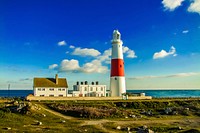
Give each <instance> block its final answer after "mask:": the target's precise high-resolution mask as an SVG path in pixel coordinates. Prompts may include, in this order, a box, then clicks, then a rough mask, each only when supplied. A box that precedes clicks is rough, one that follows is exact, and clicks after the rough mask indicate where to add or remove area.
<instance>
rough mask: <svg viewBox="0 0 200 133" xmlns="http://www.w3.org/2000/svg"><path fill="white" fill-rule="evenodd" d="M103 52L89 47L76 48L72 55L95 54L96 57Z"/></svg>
mask: <svg viewBox="0 0 200 133" xmlns="http://www.w3.org/2000/svg"><path fill="white" fill-rule="evenodd" d="M100 54H101V53H100V52H99V51H98V50H96V49H88V48H83V49H81V48H75V49H74V51H73V53H72V55H80V56H93V57H96V56H98V55H100Z"/></svg>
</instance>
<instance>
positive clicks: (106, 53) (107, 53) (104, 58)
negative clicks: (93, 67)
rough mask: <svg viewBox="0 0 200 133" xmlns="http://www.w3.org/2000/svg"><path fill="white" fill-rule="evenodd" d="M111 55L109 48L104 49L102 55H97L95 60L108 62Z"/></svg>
mask: <svg viewBox="0 0 200 133" xmlns="http://www.w3.org/2000/svg"><path fill="white" fill-rule="evenodd" d="M110 57H111V48H109V49H107V50H105V51H104V52H103V54H102V55H100V56H98V57H97V60H100V61H101V62H104V63H106V64H110V60H111V59H110Z"/></svg>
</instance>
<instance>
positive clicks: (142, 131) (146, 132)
mask: <svg viewBox="0 0 200 133" xmlns="http://www.w3.org/2000/svg"><path fill="white" fill-rule="evenodd" d="M137 133H154V131H152V130H151V129H148V128H146V129H144V126H143V127H142V128H139V129H138V131H137Z"/></svg>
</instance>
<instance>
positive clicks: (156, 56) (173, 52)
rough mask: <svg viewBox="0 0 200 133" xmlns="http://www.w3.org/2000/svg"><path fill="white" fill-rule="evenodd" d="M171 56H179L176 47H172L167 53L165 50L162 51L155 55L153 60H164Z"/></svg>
mask: <svg viewBox="0 0 200 133" xmlns="http://www.w3.org/2000/svg"><path fill="white" fill-rule="evenodd" d="M169 55H173V56H177V54H176V49H175V47H173V46H171V48H170V50H169V52H166V51H165V50H161V51H160V52H156V53H154V55H153V59H159V58H164V57H167V56H169Z"/></svg>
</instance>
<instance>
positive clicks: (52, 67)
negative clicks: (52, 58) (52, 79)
mask: <svg viewBox="0 0 200 133" xmlns="http://www.w3.org/2000/svg"><path fill="white" fill-rule="evenodd" d="M57 67H58V65H57V64H52V65H49V69H55V68H57Z"/></svg>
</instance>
